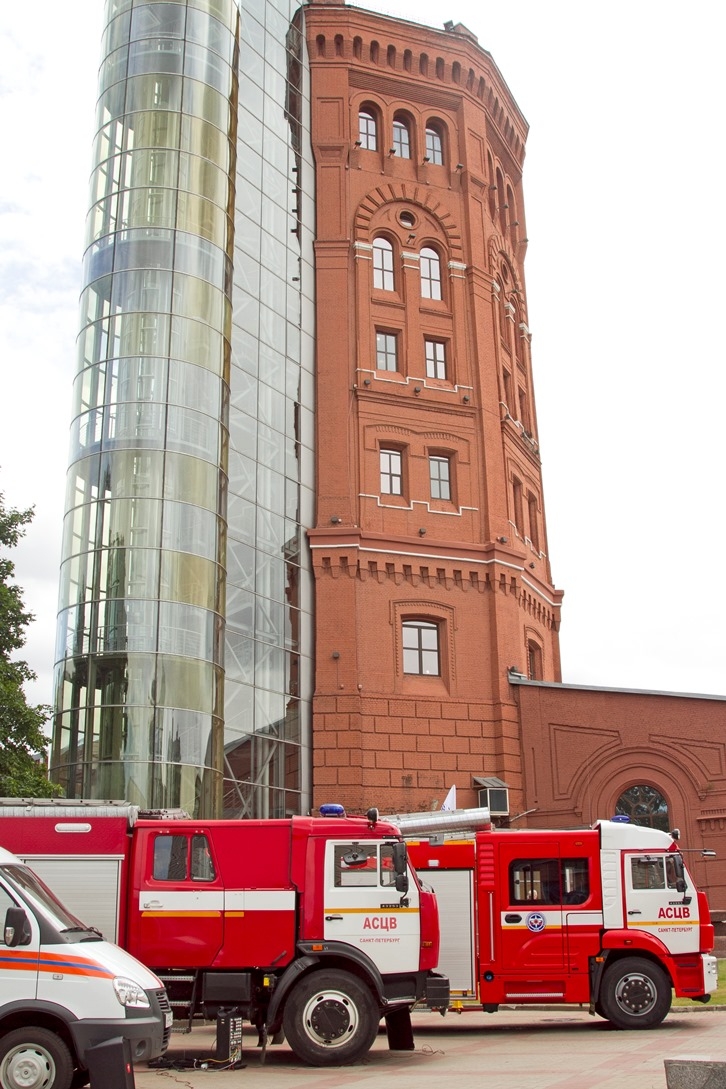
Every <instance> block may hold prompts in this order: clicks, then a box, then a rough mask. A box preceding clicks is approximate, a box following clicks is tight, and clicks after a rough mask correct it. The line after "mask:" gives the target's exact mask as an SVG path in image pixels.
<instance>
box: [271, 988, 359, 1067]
mask: <svg viewBox="0 0 726 1089" xmlns="http://www.w3.org/2000/svg"><path fill="white" fill-rule="evenodd" d="M379 1021H380V1015H379V1013H378V1007H377V1005H376V1003H375V1001H374V999H373V995H372V994H371V992H370V991H369V990H368V988H367V987H366V985H365V984H364V983H362V982H361V981H360V980H359V979H357V978H356V976H354V975H351V974H350V972H340V971H337V970H333V969H330V970H327V971H322V972H314V973H313V974H312V975H309V976H305V977H304V978H303V979H301V980H300V982H299V983H298V984H297V986H296V987H295V988H294V990H293V991H292V994H291V995H290V997H289V998H288V1000H287V1002H286V1004H285V1012H284V1014H283V1027H284V1029H285V1035H286V1037H287V1041H288V1043H289V1044H290V1047H291V1048H292V1050H293V1051H294V1052H295V1054H296V1055H297V1057H298V1059H301V1060H302V1061H303V1062H306V1063H309V1064H310V1065H311V1066H340V1065H342V1064H344V1063H354V1062H357V1061H358V1059H360V1058H361V1057H362V1056H363V1055H365V1054H366V1053H367V1052H368V1051H370V1049H371V1047H372V1045H373V1041H374V1040H375V1038H376V1035H377V1033H378V1023H379Z"/></svg>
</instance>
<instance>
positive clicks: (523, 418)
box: [519, 389, 530, 431]
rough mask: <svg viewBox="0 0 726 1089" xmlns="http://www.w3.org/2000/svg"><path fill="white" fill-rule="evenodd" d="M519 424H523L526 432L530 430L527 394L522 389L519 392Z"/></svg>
mask: <svg viewBox="0 0 726 1089" xmlns="http://www.w3.org/2000/svg"><path fill="white" fill-rule="evenodd" d="M519 422H520V423H521V424H522V426H523V427H524V430H525V431H529V430H530V426H529V405H528V404H527V394H526V393H525V392H524V390H523V389H520V391H519Z"/></svg>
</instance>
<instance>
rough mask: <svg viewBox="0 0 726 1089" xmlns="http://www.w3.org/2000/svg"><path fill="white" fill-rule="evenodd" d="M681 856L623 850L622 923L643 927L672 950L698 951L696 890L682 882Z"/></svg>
mask: <svg viewBox="0 0 726 1089" xmlns="http://www.w3.org/2000/svg"><path fill="white" fill-rule="evenodd" d="M680 859H681V856H680V855H678V854H675V853H668V854H657V853H655V852H650V853H646V852H644V851H640V852H638V853H637V854H636V853H633V852H629V851H626V852H624V855H623V866H624V870H625V872H624V875H623V878H624V879H623V888H624V890H625V913H624V914H625V925H626V926H627V927H628V929H629V930H644V931H646V932H647V933H649V934H653V935H654V936H655V937H656V938H658V939H659V940H660V941H662V942H663V944H664V945H665V946H666V948H667V949H669V950H670V952H671V953H692V952H697V951H698V938H699V931H698V924H699V916H698V894H697V892H696V890H695V888H693V887H686V889H685V891H682V890H683V885H681V886H680V889H679V887H678V886H679V879H681V880H682V879H683V867H682V864H681V865H679V862H680Z"/></svg>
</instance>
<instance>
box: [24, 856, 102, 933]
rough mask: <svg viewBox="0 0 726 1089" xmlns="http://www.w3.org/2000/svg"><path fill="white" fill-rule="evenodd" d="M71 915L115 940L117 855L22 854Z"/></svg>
mask: <svg viewBox="0 0 726 1089" xmlns="http://www.w3.org/2000/svg"><path fill="white" fill-rule="evenodd" d="M22 858H23V862H27V864H28V865H29V866H30V868H31V870H34V871H35V873H37V875H38V877H39V878H40V879H41V881H44V882H45V884H46V885H47V886H48V888H49V889H52V890H53V892H54V893H55V894H56V896H57V897H58V899H59V900H60V902H61V903H62V904H64V905H65V907H66V908H67V909H68V911H70V912H71V914H72V915H77V916H78V918H79V919H80V920H81V922H82V923H87V924H88V925H89V926H95V927H97V928H98V929H99V930H100V931H101V933H102V934H103V936H104V938H105V939H106V941H109V942H115V941H117V940H118V929H117V921H118V906H117V905H118V899H119V885H120V881H121V859H120V858H92V857H89V856H87V855H86V856H84V857H82V858H66V857H60V856H59V855H49V856H45V857H44V856H38V855H23V856H22Z"/></svg>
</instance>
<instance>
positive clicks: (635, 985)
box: [596, 957, 672, 1029]
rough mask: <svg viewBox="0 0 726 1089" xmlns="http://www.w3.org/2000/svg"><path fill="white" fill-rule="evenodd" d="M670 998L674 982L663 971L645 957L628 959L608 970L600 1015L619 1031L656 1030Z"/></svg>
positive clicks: (603, 988)
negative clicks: (655, 1027)
mask: <svg viewBox="0 0 726 1089" xmlns="http://www.w3.org/2000/svg"><path fill="white" fill-rule="evenodd" d="M671 998H672V992H671V981H670V979H669V978H668V976H667V975H666V973H665V972H664V971H663V969H662V968H660V967H659V966H658V965H657V964H654V963H653V961H651V960H646V958H645V957H627V958H626V959H624V960H617V961H615V963H614V964H611V965H610V967H609V968H606V969H605V974H604V975H603V979H602V986H601V988H600V999H599V1002H598V1005H599V1006H600V1007H601V1008H600V1010H599V1011H598V1012H600V1013H601V1015H602V1016H603V1017H605V1018H607V1020H608V1021H610V1022H612V1024H613V1025H615V1027H616V1028H620V1029H645V1028H653V1026H654V1025H659V1024H660V1023H661V1021H662V1020H663V1018H664V1017H665V1015H666V1014H667V1013H668V1010H669V1009H670V1008H671ZM596 1009H597V1007H596Z"/></svg>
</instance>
